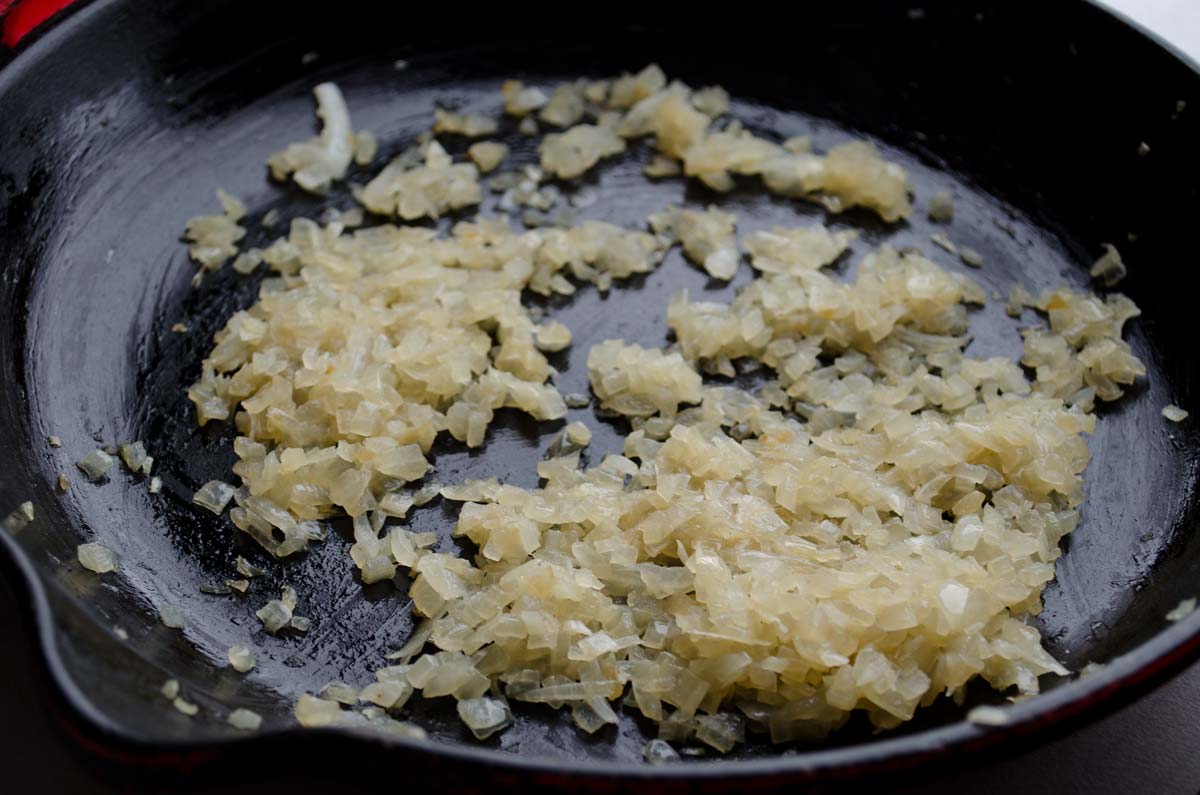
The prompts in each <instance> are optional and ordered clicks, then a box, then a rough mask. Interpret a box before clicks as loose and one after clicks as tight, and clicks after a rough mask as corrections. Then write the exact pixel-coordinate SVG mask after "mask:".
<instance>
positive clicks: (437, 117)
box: [433, 108, 499, 138]
mask: <svg viewBox="0 0 1200 795" xmlns="http://www.w3.org/2000/svg"><path fill="white" fill-rule="evenodd" d="M498 128H499V125H498V124H497V123H496V120H495V119H493V118H492V117H490V116H485V115H483V114H482V113H451V112H450V111H447V110H443V109H441V108H435V109H434V111H433V131H434V132H435V133H452V134H454V135H462V136H464V137H467V138H482V137H484V136H486V135H492V134H493V133H495V132H496V130H497V129H498Z"/></svg>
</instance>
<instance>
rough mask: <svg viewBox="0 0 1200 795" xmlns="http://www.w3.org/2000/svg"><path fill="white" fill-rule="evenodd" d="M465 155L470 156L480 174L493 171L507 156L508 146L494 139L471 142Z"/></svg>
mask: <svg viewBox="0 0 1200 795" xmlns="http://www.w3.org/2000/svg"><path fill="white" fill-rule="evenodd" d="M467 157H469V158H471V162H473V163H474V164H475V165H476V166H478V168H479V172H480V173H481V174H487V173H489V172H491V171H495V170H496V167H497V166H499V165H500V163H501V162H503V160H504V158H506V157H508V146H506V145H505V144H502V143H497V142H495V141H480V142H479V143H475V144H471V147H470V148H469V149H467Z"/></svg>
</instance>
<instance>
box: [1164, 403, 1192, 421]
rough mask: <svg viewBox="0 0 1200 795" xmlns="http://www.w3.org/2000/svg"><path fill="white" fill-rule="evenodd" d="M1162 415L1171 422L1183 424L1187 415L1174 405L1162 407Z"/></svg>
mask: <svg viewBox="0 0 1200 795" xmlns="http://www.w3.org/2000/svg"><path fill="white" fill-rule="evenodd" d="M1162 415H1163V416H1164V417H1166V418H1167V419H1168V420H1170V421H1171V422H1183V421H1184V420H1186V419H1187V418H1188V413H1187V412H1186V411H1184V410H1183V409H1181V408H1179V406H1176V405H1174V404H1170V405H1166V406H1163V409H1162Z"/></svg>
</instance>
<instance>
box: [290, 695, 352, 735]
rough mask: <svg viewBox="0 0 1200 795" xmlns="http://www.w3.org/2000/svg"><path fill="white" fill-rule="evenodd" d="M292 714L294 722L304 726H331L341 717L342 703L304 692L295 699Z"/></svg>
mask: <svg viewBox="0 0 1200 795" xmlns="http://www.w3.org/2000/svg"><path fill="white" fill-rule="evenodd" d="M294 714H295V716H296V722H297V723H299V724H300V725H301V726H304V727H305V728H309V729H314V728H320V727H322V726H332V725H334V724H335V723H338V722H339V721H341V719H342V705H341V704H339V703H338V702H336V701H329V700H326V699H323V698H317V697H316V696H311V695H309V694H307V693H305V694H304V695H302V696H300V698H299V699H297V700H296V707H295V709H294Z"/></svg>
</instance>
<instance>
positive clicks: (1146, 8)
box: [1051, 0, 1200, 61]
mask: <svg viewBox="0 0 1200 795" xmlns="http://www.w3.org/2000/svg"><path fill="white" fill-rule="evenodd" d="M1051 1H1053V0H1051ZM1100 2H1101V4H1102V5H1106V6H1108V7H1109V8H1112V9H1114V10H1116V11H1120V12H1121V13H1122V14H1125V15H1126V16H1127V17H1130V18H1131V19H1133V20H1134V21H1136V22H1138V23H1140V24H1141V25H1143V26H1145V27H1146V28H1148V29H1149V30H1150V31H1152V32H1153V33H1156V34H1157V35H1159V36H1161V37H1162V38H1164V39H1166V40H1167V41H1169V42H1170V43H1171V44H1173V45H1175V46H1176V47H1178V48H1179V49H1181V50H1183V51H1184V52H1185V53H1187V54H1188V55H1190V56H1191V57H1192V58H1193V59H1195V60H1196V61H1200V0H1100Z"/></svg>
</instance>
